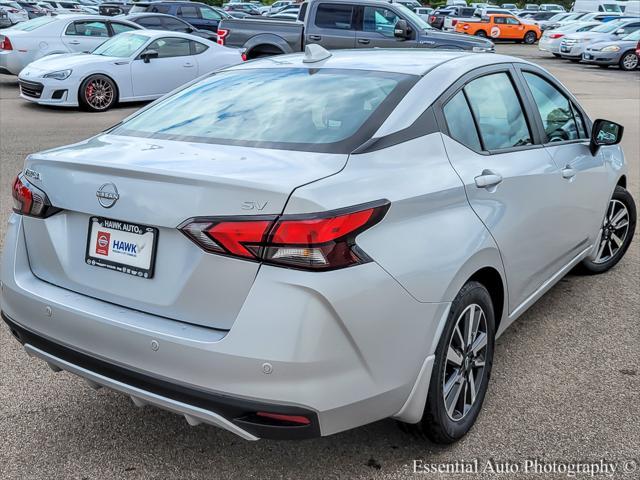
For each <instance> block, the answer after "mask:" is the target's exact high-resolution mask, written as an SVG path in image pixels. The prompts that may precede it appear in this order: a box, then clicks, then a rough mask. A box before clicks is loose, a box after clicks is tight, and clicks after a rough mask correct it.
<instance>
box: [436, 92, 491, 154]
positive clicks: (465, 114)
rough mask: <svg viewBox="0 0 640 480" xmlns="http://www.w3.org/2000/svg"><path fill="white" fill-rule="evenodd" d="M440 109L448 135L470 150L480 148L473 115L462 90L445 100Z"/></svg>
mask: <svg viewBox="0 0 640 480" xmlns="http://www.w3.org/2000/svg"><path fill="white" fill-rule="evenodd" d="M442 111H443V113H444V118H445V120H446V122H447V128H448V129H449V136H450V137H451V138H453V139H454V140H457V141H458V142H460V143H461V144H463V145H464V146H466V147H469V148H470V149H472V150H481V148H482V147H481V145H480V138H478V131H477V129H476V125H475V122H474V120H473V115H472V114H471V110H470V109H469V104H468V103H467V99H466V97H465V95H464V92H463V91H462V90H461V91H460V92H458V93H457V94H456V95H455V96H454V97H453V98H452V99H451V100H449V101H448V102H447V104H446V105H445V106H444V108H443V109H442Z"/></svg>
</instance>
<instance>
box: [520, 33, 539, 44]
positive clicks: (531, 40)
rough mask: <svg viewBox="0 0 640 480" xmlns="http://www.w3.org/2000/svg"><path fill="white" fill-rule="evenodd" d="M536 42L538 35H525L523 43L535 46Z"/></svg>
mask: <svg viewBox="0 0 640 480" xmlns="http://www.w3.org/2000/svg"><path fill="white" fill-rule="evenodd" d="M536 40H538V36H537V35H536V32H532V31H528V32H527V33H525V34H524V38H523V41H524V43H526V44H527V45H533V44H534V43H536Z"/></svg>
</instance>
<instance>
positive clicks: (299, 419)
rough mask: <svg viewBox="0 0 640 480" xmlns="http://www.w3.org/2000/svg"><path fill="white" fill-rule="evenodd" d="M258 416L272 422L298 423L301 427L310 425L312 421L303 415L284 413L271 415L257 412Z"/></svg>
mask: <svg viewBox="0 0 640 480" xmlns="http://www.w3.org/2000/svg"><path fill="white" fill-rule="evenodd" d="M256 416H258V417H263V418H270V419H271V420H277V421H279V422H286V423H297V424H299V425H309V424H310V423H311V420H309V419H308V418H307V417H303V416H302V415H284V414H282V413H269V412H257V413H256Z"/></svg>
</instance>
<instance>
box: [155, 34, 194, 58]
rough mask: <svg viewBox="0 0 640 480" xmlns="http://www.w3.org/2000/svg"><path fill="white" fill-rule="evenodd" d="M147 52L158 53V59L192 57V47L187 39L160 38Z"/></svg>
mask: <svg viewBox="0 0 640 480" xmlns="http://www.w3.org/2000/svg"><path fill="white" fill-rule="evenodd" d="M147 50H155V51H157V52H158V58H170V57H184V56H187V55H191V47H190V45H189V39H187V38H177V37H174V38H171V37H166V38H159V39H158V40H156V41H155V42H153V43H151V44H150V45H149V46H148V47H147Z"/></svg>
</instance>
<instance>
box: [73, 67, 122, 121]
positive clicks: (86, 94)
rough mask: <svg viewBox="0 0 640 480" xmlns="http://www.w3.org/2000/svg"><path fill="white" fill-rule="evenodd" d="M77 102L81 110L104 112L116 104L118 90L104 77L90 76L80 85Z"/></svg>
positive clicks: (112, 82) (98, 75) (111, 81)
mask: <svg viewBox="0 0 640 480" xmlns="http://www.w3.org/2000/svg"><path fill="white" fill-rule="evenodd" d="M78 101H79V103H80V107H81V108H82V109H83V110H87V111H90V112H104V111H106V110H109V109H110V108H111V107H112V106H114V105H115V104H116V103H117V101H118V88H117V87H116V84H115V82H114V81H113V80H111V79H110V78H109V77H107V76H106V75H100V74H97V75H91V76H89V77H87V78H86V79H85V80H84V81H83V82H82V84H81V85H80V89H79V90H78Z"/></svg>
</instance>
